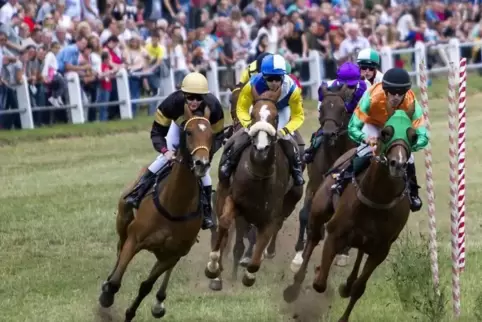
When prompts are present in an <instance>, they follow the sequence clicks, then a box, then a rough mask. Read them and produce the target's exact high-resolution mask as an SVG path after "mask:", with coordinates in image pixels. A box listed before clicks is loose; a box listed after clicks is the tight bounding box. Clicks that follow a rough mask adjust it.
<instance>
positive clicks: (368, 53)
mask: <svg viewBox="0 0 482 322" xmlns="http://www.w3.org/2000/svg"><path fill="white" fill-rule="evenodd" d="M380 62H381V60H380V54H379V53H378V52H377V51H376V50H374V49H371V48H365V49H362V50H360V52H359V53H358V57H357V59H356V63H357V64H358V66H360V70H361V76H362V79H364V80H365V82H366V83H367V87H370V86H372V85H374V84H378V83H381V81H382V79H383V73H382V72H381V71H379V69H380Z"/></svg>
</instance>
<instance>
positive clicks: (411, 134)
mask: <svg viewBox="0 0 482 322" xmlns="http://www.w3.org/2000/svg"><path fill="white" fill-rule="evenodd" d="M407 138H408V141H409V143H410V146H413V145H415V144H416V143H417V140H418V134H417V131H415V129H414V128H413V127H409V128H408V129H407Z"/></svg>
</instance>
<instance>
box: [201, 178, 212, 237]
mask: <svg viewBox="0 0 482 322" xmlns="http://www.w3.org/2000/svg"><path fill="white" fill-rule="evenodd" d="M212 193H213V187H212V186H207V187H203V197H202V198H201V200H202V205H203V223H202V226H201V228H202V229H211V228H213V227H214V222H213V217H212V216H213V209H212V206H211V195H212Z"/></svg>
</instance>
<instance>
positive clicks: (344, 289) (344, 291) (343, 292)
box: [338, 283, 351, 299]
mask: <svg viewBox="0 0 482 322" xmlns="http://www.w3.org/2000/svg"><path fill="white" fill-rule="evenodd" d="M350 291H351V290H350V289H349V288H348V285H346V284H345V283H343V284H341V285H340V287H338V293H339V294H340V296H341V297H342V298H344V299H346V298H348V297H350Z"/></svg>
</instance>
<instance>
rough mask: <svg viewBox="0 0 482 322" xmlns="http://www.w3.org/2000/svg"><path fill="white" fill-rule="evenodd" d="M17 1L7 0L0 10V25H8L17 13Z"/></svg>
mask: <svg viewBox="0 0 482 322" xmlns="http://www.w3.org/2000/svg"><path fill="white" fill-rule="evenodd" d="M16 6H17V0H8V2H7V3H6V4H4V5H3V7H2V8H1V9H0V23H2V24H4V23H8V22H10V19H12V16H13V15H14V14H16V13H17V7H16Z"/></svg>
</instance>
